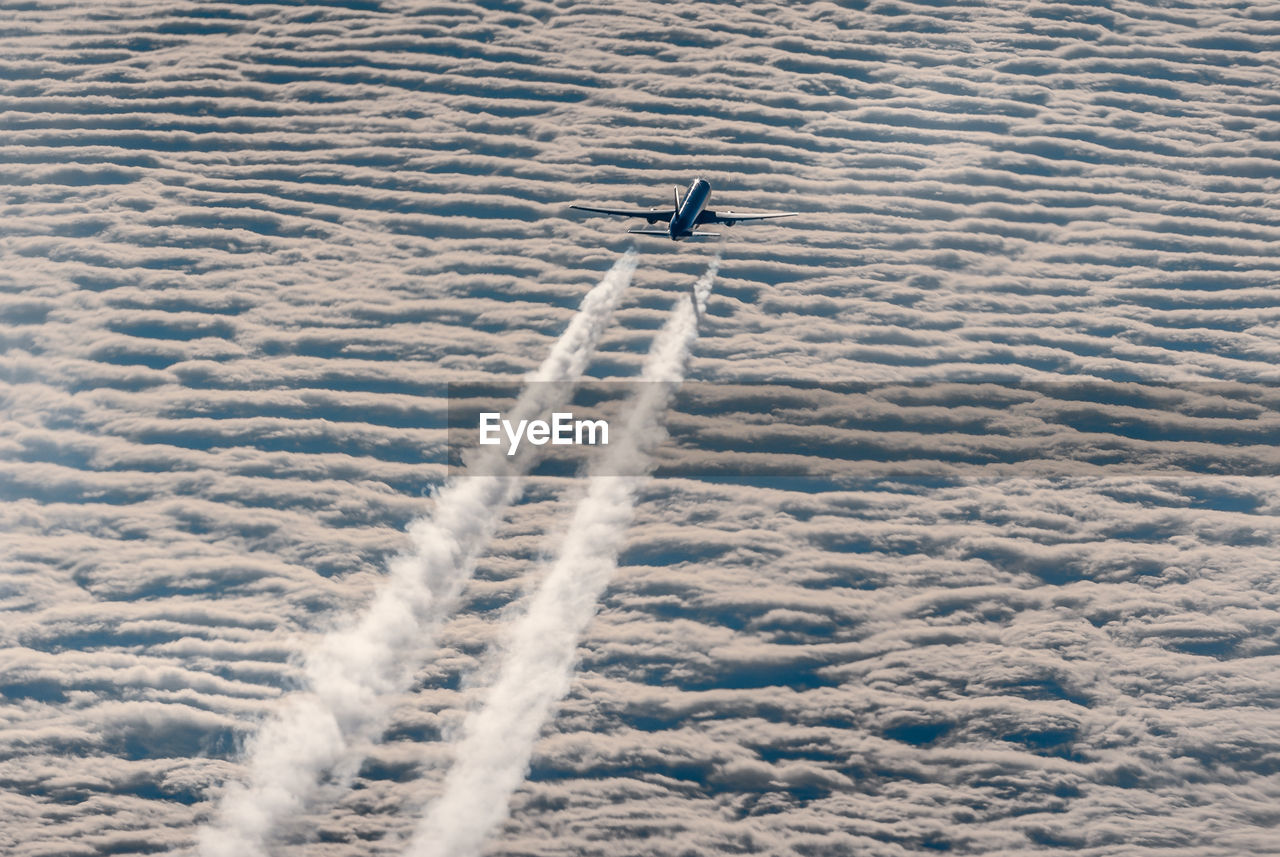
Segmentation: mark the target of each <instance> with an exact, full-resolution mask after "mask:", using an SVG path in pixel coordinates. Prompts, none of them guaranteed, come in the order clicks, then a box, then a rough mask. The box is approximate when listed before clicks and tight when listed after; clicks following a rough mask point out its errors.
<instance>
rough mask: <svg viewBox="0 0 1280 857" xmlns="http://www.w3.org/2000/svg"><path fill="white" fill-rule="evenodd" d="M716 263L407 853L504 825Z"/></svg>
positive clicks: (463, 852) (436, 856)
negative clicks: (442, 790) (510, 802)
mask: <svg viewBox="0 0 1280 857" xmlns="http://www.w3.org/2000/svg"><path fill="white" fill-rule="evenodd" d="M718 267H719V257H718V256H717V258H716V259H715V260H713V261H712V263H711V265H710V267H709V268H708V269H707V272H706V273H705V274H704V275H703V276H702V277H701V278H700V279H699V280H698V282H697V283H696V284H695V286H694V301H695V302H696V303H697V312H696V313H695V311H694V306H693V305H692V304H691V303H690V302H689V301H687V300H682V301H681V302H680V304H679V305H678V306H677V307H676V308H675V311H674V312H673V313H672V315H671V318H670V319H669V320H668V321H667V324H666V325H665V326H664V327H663V328H662V330H661V332H659V334H658V336H657V338H656V339H655V340H654V343H653V346H652V347H651V349H650V351H649V357H648V359H647V360H646V362H645V367H644V371H643V373H642V376H641V383H640V384H639V385H638V390H637V392H636V394H635V396H634V398H633V399H632V401H631V402H630V403H629V405H628V410H627V412H626V417H625V419H624V420H623V427H624V430H625V435H624V436H623V437H621V438H620V439H619V440H620V442H618V443H614V444H610V445H609V447H608V448H607V452H606V453H605V454H604V455H603V456H602V457H601V459H600V460H599V462H598V464H597V466H595V467H593V468H592V469H591V475H590V476H589V480H590V484H589V487H588V488H587V492H586V494H585V496H583V498H582V499H581V500H580V501H579V503H578V504H577V508H576V510H575V512H574V516H573V521H572V523H571V524H570V525H569V530H568V533H567V534H566V535H565V538H564V541H563V543H562V544H561V547H560V550H559V553H558V555H557V556H556V558H555V560H554V563H553V565H552V567H551V570H550V571H549V572H548V574H547V576H546V579H545V580H544V582H543V583H542V586H541V587H540V588H539V589H538V591H537V593H536V594H535V595H534V596H533V598H532V599H531V601H530V603H529V607H528V611H527V612H526V613H525V614H524V616H523V617H522V618H521V619H519V620H518V621H517V623H516V625H515V626H514V628H513V629H512V631H511V633H510V635H509V636H508V638H507V640H506V642H505V646H504V648H505V652H504V653H503V655H502V662H501V666H500V667H499V671H498V676H497V679H496V680H495V681H494V683H493V685H492V687H491V688H490V689H489V692H488V695H487V698H486V700H485V704H484V706H483V707H482V708H481V709H479V710H478V711H476V712H474V713H473V714H471V715H470V716H469V717H468V718H467V720H466V723H465V724H464V727H463V733H462V738H461V740H460V742H459V744H458V748H457V754H456V757H455V761H454V764H453V767H452V768H451V769H450V770H449V773H448V774H447V775H446V777H445V783H444V792H443V794H442V795H441V797H440V798H439V799H438V800H437V801H436V802H435V803H434V804H432V806H431V807H430V808H429V810H428V811H427V815H426V816H425V818H424V819H423V820H422V823H421V824H420V825H419V826H418V829H417V832H416V833H415V835H414V838H413V840H412V841H411V842H410V844H409V847H408V850H407V852H406V853H407V855H409V857H475V855H478V854H479V853H480V848H481V846H482V845H483V844H484V840H485V837H486V836H487V835H488V833H489V831H491V830H492V829H493V828H494V826H495V825H497V824H499V823H500V822H501V821H502V820H503V819H504V818H505V817H506V814H507V804H508V802H509V801H510V798H511V795H512V793H513V792H514V791H515V790H516V788H517V787H518V786H519V785H520V783H521V781H522V780H523V779H524V776H525V772H526V771H527V769H528V766H529V757H530V755H531V754H532V752H533V744H534V741H535V740H536V739H537V736H538V731H539V730H540V729H541V728H542V724H543V723H544V722H545V721H546V719H547V717H548V715H549V714H550V712H551V709H552V706H554V705H555V703H556V702H557V701H558V700H559V699H560V698H561V697H563V696H564V695H565V693H566V692H567V691H568V689H569V682H570V680H571V678H572V672H573V662H574V653H575V651H576V649H577V644H578V637H579V636H580V635H581V633H582V631H583V629H584V628H585V627H586V625H587V623H588V622H590V621H591V617H592V616H593V615H595V611H596V602H597V600H598V599H599V597H600V594H601V592H602V591H603V590H604V588H605V586H606V585H607V584H608V582H609V578H610V577H611V576H612V575H613V571H614V569H615V567H616V565H617V559H618V548H619V544H620V542H621V540H622V536H623V534H624V533H625V532H626V528H627V526H628V525H629V524H630V522H631V517H632V509H633V500H634V496H635V491H636V488H637V486H638V485H639V484H640V481H641V479H642V478H643V475H644V474H645V472H646V471H647V470H648V467H649V459H650V454H651V453H652V450H653V447H654V445H655V444H656V443H657V442H658V440H659V439H660V438H661V437H662V436H663V434H664V432H663V428H662V416H663V414H664V413H665V412H666V409H667V407H668V405H669V404H670V401H671V396H672V394H673V393H674V391H675V389H676V386H677V385H678V384H679V382H680V381H681V379H682V378H683V375H684V367H685V363H686V361H687V359H688V356H689V352H690V348H691V347H692V345H693V342H694V340H695V339H697V335H698V328H697V323H698V317H699V316H700V315H701V312H702V308H703V307H704V306H705V304H706V300H707V296H708V294H709V293H710V291H711V284H712V282H713V281H714V279H715V275H716V270H717V268H718ZM616 474H622V475H616Z"/></svg>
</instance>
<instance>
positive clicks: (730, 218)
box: [698, 208, 800, 226]
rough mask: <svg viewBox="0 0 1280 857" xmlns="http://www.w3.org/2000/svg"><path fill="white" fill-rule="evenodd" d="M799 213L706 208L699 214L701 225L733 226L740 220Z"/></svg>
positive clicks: (762, 218)
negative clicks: (725, 224)
mask: <svg viewBox="0 0 1280 857" xmlns="http://www.w3.org/2000/svg"><path fill="white" fill-rule="evenodd" d="M799 213H800V212H798V211H783V212H776V213H771V212H759V213H755V214H752V213H750V212H746V211H711V210H710V209H706V208H704V209H703V210H702V213H701V214H699V215H698V223H699V225H701V224H703V223H727V224H729V225H730V226H732V225H733V224H735V223H737V222H738V221H740V220H769V219H770V218H773V217H795V216H796V215H797V214H799Z"/></svg>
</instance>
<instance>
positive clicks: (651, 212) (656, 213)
mask: <svg viewBox="0 0 1280 857" xmlns="http://www.w3.org/2000/svg"><path fill="white" fill-rule="evenodd" d="M569 207H570V208H576V209H578V210H579V211H594V212H595V213H596V214H616V215H618V216H619V217H643V218H644V219H645V220H647V221H649V222H650V223H657V222H658V221H659V220H661V221H663V222H664V223H665V222H667V221H669V220H670V219H671V218H673V217H675V216H676V212H675V209H674V208H593V207H592V206H589V205H571V206H569Z"/></svg>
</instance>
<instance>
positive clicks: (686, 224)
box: [667, 179, 711, 241]
mask: <svg viewBox="0 0 1280 857" xmlns="http://www.w3.org/2000/svg"><path fill="white" fill-rule="evenodd" d="M710 198H711V182H709V181H707V180H706V179H694V180H693V183H692V184H690V185H689V189H688V190H686V191H685V192H684V201H683V202H681V201H680V200H679V198H678V197H677V199H676V202H677V206H676V214H675V216H674V217H672V218H671V225H670V226H669V227H668V228H667V234H668V235H670V236H671V240H672V241H679V240H680V239H682V238H688V237H689V233H690V232H692V231H693V227H694V226H696V225H697V223H698V215H699V214H701V213H702V209H704V208H706V207H707V200H708V199H710Z"/></svg>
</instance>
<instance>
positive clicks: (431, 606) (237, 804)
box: [199, 250, 637, 857]
mask: <svg viewBox="0 0 1280 857" xmlns="http://www.w3.org/2000/svg"><path fill="white" fill-rule="evenodd" d="M636 258H637V257H636V253H635V251H634V250H629V251H627V253H626V254H625V255H624V256H623V257H622V258H621V259H619V260H618V262H617V263H616V264H614V266H613V267H612V268H611V269H610V270H609V272H608V273H607V274H605V276H604V277H603V279H601V281H600V282H599V283H598V284H597V285H596V286H595V287H594V288H593V289H592V290H591V291H590V292H589V293H588V294H587V296H586V297H585V298H583V301H582V304H581V306H580V307H579V310H578V313H577V315H576V316H574V319H573V321H572V322H570V324H569V327H568V329H566V330H565V332H564V334H562V335H561V337H560V339H559V340H558V341H557V342H556V344H555V346H554V347H553V348H552V350H551V354H550V355H549V356H548V357H547V358H546V360H544V361H543V363H542V365H541V367H539V369H538V370H537V372H535V373H534V374H533V375H532V376H530V378H529V381H530V382H532V383H530V384H529V385H528V386H527V387H526V388H525V391H524V392H523V393H522V394H521V396H520V398H519V400H518V401H517V402H516V404H515V405H514V407H513V416H514V417H515V418H516V419H525V418H537V417H543V418H545V417H544V415H545V414H546V413H547V412H548V411H550V410H553V409H554V408H556V407H562V406H563V405H564V404H567V399H568V396H569V393H570V390H569V384H567V383H554V382H572V381H574V380H576V379H577V378H578V377H580V376H581V374H582V372H583V370H584V369H586V366H587V363H588V361H589V360H590V358H591V355H592V353H593V352H594V351H595V347H596V343H597V342H598V341H599V339H600V336H601V334H602V333H603V332H604V330H605V328H606V327H607V326H608V323H609V320H610V318H611V317H612V315H613V310H614V308H615V307H616V306H617V304H618V300H619V298H620V297H621V296H622V293H623V291H625V289H626V287H627V285H628V284H629V283H630V282H631V277H632V275H633V274H634V273H635V269H636ZM548 382H552V383H548ZM483 449H484V450H485V452H491V453H492V455H488V456H484V457H483V458H477V459H473V460H470V461H468V462H467V465H468V469H472V468H473V467H474V468H475V469H478V470H479V471H480V473H481V475H478V476H467V477H464V478H461V479H455V480H453V481H451V482H449V483H447V484H446V485H445V486H444V487H443V488H442V489H441V490H440V491H439V492H438V494H437V496H436V504H435V510H434V512H433V514H432V515H431V516H430V517H427V518H421V519H419V520H417V521H415V522H414V523H412V524H411V525H410V526H409V536H410V539H411V552H410V553H407V554H402V555H401V556H399V557H397V558H396V559H395V560H393V561H392V562H391V564H390V574H389V576H388V579H387V581H386V583H385V584H384V585H383V586H382V587H381V589H380V590H379V591H378V592H377V594H376V595H375V597H374V599H373V602H372V604H371V605H370V606H369V607H368V608H367V609H366V610H365V611H364V613H363V614H362V615H361V616H359V617H358V618H355V619H354V620H353V621H351V622H349V623H348V624H347V625H346V626H344V627H342V628H341V629H339V630H336V631H334V632H331V633H329V634H326V635H325V636H324V637H323V638H322V639H321V640H320V641H319V643H318V645H317V646H316V647H315V649H314V650H313V651H311V652H309V653H308V654H307V655H306V656H305V660H304V663H303V667H304V670H303V672H304V677H305V682H306V685H305V689H304V690H302V691H300V692H298V693H295V694H293V695H291V696H290V697H287V698H286V699H285V700H284V702H283V704H282V706H281V709H280V710H279V712H277V714H276V715H275V716H274V717H273V718H272V719H270V720H268V721H267V722H266V723H264V724H263V725H262V727H261V728H260V729H259V730H258V733H257V735H256V736H254V738H253V739H252V740H251V741H250V743H249V745H248V747H247V751H246V766H247V768H248V782H247V784H245V785H240V784H232V785H230V786H228V788H227V789H226V791H225V792H224V793H223V796H222V799H221V802H220V804H219V807H218V810H217V815H216V817H215V820H214V821H213V822H212V823H211V825H210V826H209V827H206V828H204V829H203V830H201V831H200V836H199V849H200V853H201V854H202V855H203V857H258V855H263V854H265V853H266V843H267V840H268V838H269V837H270V836H271V834H272V832H273V831H274V830H275V829H276V827H277V826H278V825H279V824H280V823H281V822H282V821H284V820H287V819H289V818H292V817H295V816H296V815H297V814H299V813H300V812H302V811H303V810H304V809H305V806H306V801H307V799H308V797H310V796H311V795H312V794H313V793H314V792H315V790H316V789H317V787H318V783H319V780H320V778H321V777H322V776H323V775H325V774H326V773H329V774H332V773H335V772H336V773H337V774H338V775H339V776H340V777H341V776H350V775H352V774H354V772H355V768H356V767H357V766H358V765H359V762H360V759H361V756H362V753H363V750H364V749H365V747H366V746H367V744H368V742H370V741H373V740H375V739H376V738H377V736H378V735H379V734H381V732H382V731H383V729H384V728H385V725H386V720H387V714H388V710H389V706H390V705H391V703H392V702H393V700H394V698H395V696H396V694H398V693H400V692H403V691H404V690H405V689H406V688H407V687H408V686H409V685H410V684H411V680H412V673H413V668H414V667H415V666H416V665H417V664H416V663H415V659H414V658H413V657H412V656H411V655H412V654H413V653H417V652H421V651H422V650H423V647H424V645H429V643H430V641H431V636H432V632H433V631H434V630H435V628H436V626H437V625H438V624H439V622H440V621H441V620H442V619H443V618H444V617H445V616H446V615H447V614H448V612H449V611H451V610H452V609H453V607H454V606H455V605H456V602H457V599H458V596H459V594H460V593H461V591H462V588H463V586H464V585H465V584H466V582H467V580H468V579H469V578H470V577H471V574H472V571H473V570H474V567H475V561H476V557H477V555H478V554H479V553H480V551H481V550H482V549H483V548H484V545H485V544H486V543H487V542H488V540H489V538H490V536H491V534H492V531H493V528H494V526H495V524H496V521H497V519H498V517H499V516H500V514H501V512H502V510H503V509H504V508H505V507H506V506H507V505H508V504H509V503H511V502H512V501H513V500H514V499H515V498H516V496H517V495H518V493H519V491H520V488H521V482H522V480H520V479H519V478H513V477H519V476H522V475H523V474H524V473H526V472H527V471H528V468H529V467H530V466H531V465H532V458H531V456H522V455H516V456H513V457H511V458H508V457H507V456H505V455H504V454H502V453H501V452H499V451H498V450H497V449H496V448H490V447H485V448H483ZM477 465H479V466H478V467H477ZM407 654H408V655H409V656H406V655H407Z"/></svg>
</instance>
